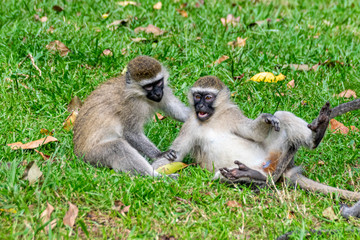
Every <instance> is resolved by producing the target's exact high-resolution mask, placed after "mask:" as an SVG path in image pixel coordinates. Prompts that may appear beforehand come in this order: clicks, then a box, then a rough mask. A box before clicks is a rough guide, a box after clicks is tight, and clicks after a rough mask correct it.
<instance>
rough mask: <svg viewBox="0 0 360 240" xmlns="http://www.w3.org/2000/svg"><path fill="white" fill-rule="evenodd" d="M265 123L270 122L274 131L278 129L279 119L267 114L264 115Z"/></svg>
mask: <svg viewBox="0 0 360 240" xmlns="http://www.w3.org/2000/svg"><path fill="white" fill-rule="evenodd" d="M265 123H267V124H271V126H272V127H273V128H274V130H275V131H277V132H278V131H280V121H279V119H278V118H277V117H275V116H274V115H271V114H267V115H266V117H265Z"/></svg>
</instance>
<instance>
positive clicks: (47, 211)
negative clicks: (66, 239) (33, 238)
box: [40, 202, 57, 233]
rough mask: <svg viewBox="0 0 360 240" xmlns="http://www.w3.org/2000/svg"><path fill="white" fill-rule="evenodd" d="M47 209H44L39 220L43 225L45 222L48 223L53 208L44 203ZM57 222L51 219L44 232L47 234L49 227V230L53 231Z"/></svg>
mask: <svg viewBox="0 0 360 240" xmlns="http://www.w3.org/2000/svg"><path fill="white" fill-rule="evenodd" d="M46 204H47V207H46V209H45V210H44V211H43V212H42V213H41V215H40V219H41V221H42V223H43V224H45V223H46V222H48V221H50V217H51V213H52V212H53V211H54V207H53V206H51V205H50V204H49V203H48V202H46ZM56 223H57V220H56V219H53V220H52V221H51V222H50V223H49V224H48V225H47V226H46V227H45V228H44V229H45V232H46V233H48V232H49V227H51V229H53V228H54V227H55V226H56Z"/></svg>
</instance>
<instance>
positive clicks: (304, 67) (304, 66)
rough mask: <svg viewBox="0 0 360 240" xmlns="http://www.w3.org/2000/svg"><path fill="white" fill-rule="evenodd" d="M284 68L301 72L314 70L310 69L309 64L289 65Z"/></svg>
mask: <svg viewBox="0 0 360 240" xmlns="http://www.w3.org/2000/svg"><path fill="white" fill-rule="evenodd" d="M283 67H284V68H286V67H290V68H292V69H294V70H299V71H310V70H312V67H310V66H309V65H308V64H288V65H284V66H283Z"/></svg>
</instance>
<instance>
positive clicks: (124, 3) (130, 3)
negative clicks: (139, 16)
mask: <svg viewBox="0 0 360 240" xmlns="http://www.w3.org/2000/svg"><path fill="white" fill-rule="evenodd" d="M117 4H119V5H120V6H123V7H126V6H127V5H133V6H137V5H138V3H137V2H133V1H121V2H117ZM139 5H140V4H139Z"/></svg>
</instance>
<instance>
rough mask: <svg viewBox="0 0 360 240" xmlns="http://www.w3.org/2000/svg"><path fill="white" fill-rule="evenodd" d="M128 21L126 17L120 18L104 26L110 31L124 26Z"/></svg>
mask: <svg viewBox="0 0 360 240" xmlns="http://www.w3.org/2000/svg"><path fill="white" fill-rule="evenodd" d="M128 22H129V20H128V19H121V20H115V21H113V22H112V23H110V24H109V25H107V26H106V27H107V28H109V29H110V30H111V31H113V30H116V29H117V28H118V27H120V26H125V25H126V24H127V23H128Z"/></svg>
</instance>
